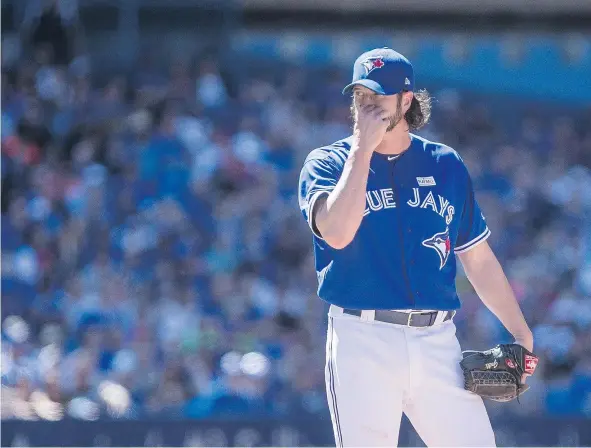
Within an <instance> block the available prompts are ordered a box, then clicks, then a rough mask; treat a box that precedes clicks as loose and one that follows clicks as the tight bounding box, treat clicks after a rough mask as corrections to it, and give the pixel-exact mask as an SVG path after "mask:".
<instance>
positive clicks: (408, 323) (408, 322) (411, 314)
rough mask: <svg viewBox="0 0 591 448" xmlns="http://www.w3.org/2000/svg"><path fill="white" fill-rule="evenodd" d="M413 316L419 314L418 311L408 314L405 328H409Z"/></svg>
mask: <svg viewBox="0 0 591 448" xmlns="http://www.w3.org/2000/svg"><path fill="white" fill-rule="evenodd" d="M413 314H421V313H420V312H418V311H411V312H409V313H408V320H407V321H406V326H407V327H410V323H411V322H412V316H413Z"/></svg>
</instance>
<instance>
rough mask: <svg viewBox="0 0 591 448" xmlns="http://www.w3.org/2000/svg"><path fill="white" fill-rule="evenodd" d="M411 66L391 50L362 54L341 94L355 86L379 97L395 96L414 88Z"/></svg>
mask: <svg viewBox="0 0 591 448" xmlns="http://www.w3.org/2000/svg"><path fill="white" fill-rule="evenodd" d="M414 84H415V80H414V70H413V68H412V64H411V63H410V61H409V60H408V59H406V58H405V57H404V56H403V55H401V54H400V53H398V52H396V51H394V50H392V49H391V48H388V47H384V48H376V49H375V50H370V51H367V52H365V53H363V54H362V55H361V56H359V57H358V58H357V60H356V61H355V65H354V66H353V81H352V82H351V84H349V85H348V86H347V87H345V88H344V89H343V94H347V93H349V92H351V91H352V90H353V87H355V86H364V87H367V88H368V89H371V90H373V91H374V92H376V93H377V94H379V95H396V94H397V93H400V92H402V91H403V90H410V91H412V90H413V88H414Z"/></svg>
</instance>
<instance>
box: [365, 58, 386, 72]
mask: <svg viewBox="0 0 591 448" xmlns="http://www.w3.org/2000/svg"><path fill="white" fill-rule="evenodd" d="M361 65H363V68H365V75H366V76H367V75H369V74H370V73H371V72H373V71H374V70H375V69H376V68H382V67H383V66H384V65H385V64H384V60H383V59H382V58H369V59H367V60H366V61H363V62H362V63H361Z"/></svg>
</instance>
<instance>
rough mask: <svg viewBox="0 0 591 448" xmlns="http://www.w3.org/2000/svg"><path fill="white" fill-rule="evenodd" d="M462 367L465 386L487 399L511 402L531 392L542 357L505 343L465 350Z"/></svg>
mask: <svg viewBox="0 0 591 448" xmlns="http://www.w3.org/2000/svg"><path fill="white" fill-rule="evenodd" d="M463 356H464V359H462V361H461V362H460V366H461V367H462V370H463V372H464V387H465V388H466V389H467V390H469V391H470V392H473V393H475V394H477V395H480V396H481V397H483V398H489V399H491V400H495V401H511V400H513V399H515V398H517V397H518V396H519V395H521V394H522V393H524V392H525V391H527V389H529V386H528V385H526V384H525V382H524V381H523V380H524V378H526V377H527V376H528V375H532V374H533V373H534V371H535V369H536V366H537V364H538V357H537V356H536V355H534V354H533V353H532V352H530V351H529V350H527V349H526V348H525V347H523V346H521V345H520V344H501V345H498V346H496V347H495V348H493V349H490V350H486V351H484V352H479V351H465V352H463Z"/></svg>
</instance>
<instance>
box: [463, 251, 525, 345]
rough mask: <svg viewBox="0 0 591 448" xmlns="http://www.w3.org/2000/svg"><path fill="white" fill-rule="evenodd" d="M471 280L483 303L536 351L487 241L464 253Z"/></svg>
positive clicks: (467, 272)
mask: <svg viewBox="0 0 591 448" xmlns="http://www.w3.org/2000/svg"><path fill="white" fill-rule="evenodd" d="M460 260H461V261H462V264H463V266H464V271H465V272H466V275H467V276H468V280H470V283H472V286H474V289H475V290H476V293H477V294H478V296H479V297H480V299H481V300H482V302H483V303H484V304H485V305H486V306H487V307H488V309H490V310H491V311H492V313H493V314H494V315H495V316H497V318H498V319H499V320H500V321H501V322H502V324H503V325H504V326H505V328H507V330H508V331H509V332H510V333H511V334H512V335H513V337H514V338H515V340H516V341H517V342H518V343H519V344H521V345H523V346H524V347H525V348H527V349H528V350H530V351H533V336H532V333H531V330H530V329H529V326H528V325H527V322H526V321H525V318H524V316H523V313H522V312H521V308H520V307H519V304H518V303H517V299H516V298H515V295H514V293H513V290H512V289H511V285H510V284H509V281H508V280H507V277H506V276H505V273H504V272H503V268H502V267H501V265H500V263H499V261H498V260H497V258H496V256H495V255H494V253H493V252H492V250H491V249H490V247H489V245H488V244H487V243H483V244H481V245H479V246H478V247H475V248H474V249H472V250H470V251H468V252H466V253H463V254H461V256H460Z"/></svg>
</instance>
